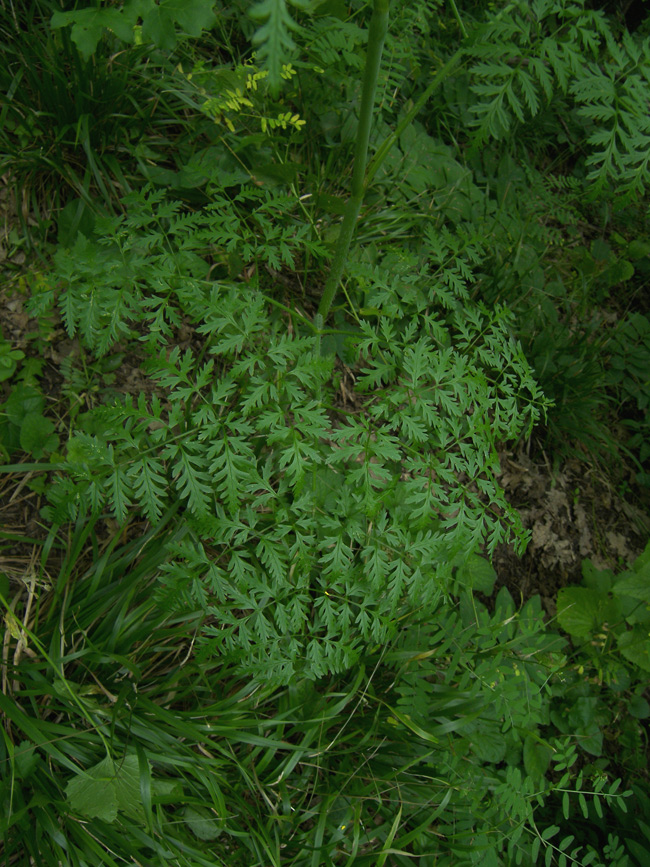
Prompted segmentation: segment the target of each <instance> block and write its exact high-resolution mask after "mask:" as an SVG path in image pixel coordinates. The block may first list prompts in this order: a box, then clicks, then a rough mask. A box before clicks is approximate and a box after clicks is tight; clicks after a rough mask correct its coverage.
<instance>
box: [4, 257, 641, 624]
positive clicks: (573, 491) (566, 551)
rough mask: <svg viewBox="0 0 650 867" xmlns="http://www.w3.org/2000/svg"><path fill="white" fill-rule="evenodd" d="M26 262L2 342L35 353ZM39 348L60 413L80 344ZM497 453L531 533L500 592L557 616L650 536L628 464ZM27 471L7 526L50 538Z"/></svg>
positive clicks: (56, 338)
mask: <svg viewBox="0 0 650 867" xmlns="http://www.w3.org/2000/svg"><path fill="white" fill-rule="evenodd" d="M23 262H24V255H23V254H22V253H21V252H19V253H18V254H17V257H16V258H14V260H13V261H11V262H5V263H3V264H0V268H2V270H3V271H5V279H4V281H3V288H2V289H0V309H2V311H3V316H2V331H3V334H4V337H5V339H6V340H8V341H10V342H11V344H12V347H13V348H15V349H20V350H22V351H23V352H24V353H25V355H26V356H27V357H29V356H30V355H32V356H33V355H34V352H35V346H34V340H33V339H30V338H33V335H34V331H35V328H36V323H35V322H34V321H33V320H31V319H30V318H29V316H28V314H27V312H26V310H25V301H26V294H25V292H24V289H22V290H21V289H20V280H19V278H18V275H19V272H20V270H22V266H23ZM3 265H4V267H3ZM8 265H9V266H11V267H10V269H8V268H7V266H8ZM40 353H41V354H40V358H41V359H42V360H43V362H44V365H43V370H42V377H41V379H40V386H41V389H42V390H43V393H44V394H45V396H46V398H47V399H48V400H49V402H50V405H51V408H52V411H53V412H54V413H58V414H59V415H60V414H61V413H62V412H64V413H65V412H68V411H69V407H70V397H68V398H66V399H64V400H63V401H62V400H61V385H62V382H63V379H62V376H61V370H60V367H61V362H62V361H63V360H64V359H65V358H66V357H68V356H70V355H72V356H73V358H75V357H78V356H79V354H80V349H79V344H78V342H77V340H76V339H73V340H70V338H69V337H68V335H67V334H66V332H65V330H64V328H63V327H62V325H61V324H58V323H55V325H54V328H53V330H51V331H50V333H49V334H48V336H47V342H46V343H45V344H44V343H43V342H42V341H41V344H40ZM144 379H145V378H144V377H143V375H142V374H141V372H140V370H139V369H138V367H137V359H135V358H130V357H129V356H128V355H127V356H125V358H124V360H123V362H122V364H121V366H120V370H119V384H117V390H119V391H120V392H122V393H131V394H137V393H138V392H139V391H140V390H141V388H142V387H143V383H144ZM97 388H98V391H97V392H96V393H93V394H89V393H80V394H79V395H76V398H77V399H78V400H79V401H80V402H81V403H82V405H81V406H79V407H78V411H80V412H84V411H85V410H86V409H89V408H90V406H91V405H92V403H93V402H97V401H101V399H102V392H101V384H100V383H97ZM7 389H8V385H7V384H0V401H2V400H5V399H6V398H7V396H8V395H7V394H5V393H4V392H5V391H7ZM499 458H500V465H501V475H500V476H499V482H500V484H501V485H502V487H503V488H504V490H505V492H506V496H507V499H508V500H509V502H510V503H511V504H512V505H513V506H514V507H515V508H516V509H517V511H518V512H519V514H520V516H521V518H522V521H523V524H524V526H525V527H526V528H527V529H529V530H530V531H531V534H532V535H531V540H530V542H529V544H528V547H527V550H526V551H525V553H524V555H523V556H522V557H519V556H517V555H516V554H515V553H514V551H513V550H512V549H511V548H510V547H508V546H505V545H501V546H499V547H498V548H497V551H496V554H495V557H494V567H495V569H496V572H497V576H498V578H497V583H496V587H495V591H496V590H498V589H499V588H500V587H501V586H504V585H505V586H506V587H507V588H508V590H509V591H510V593H511V594H512V596H513V598H514V599H515V600H518V601H521V602H524V601H525V600H527V599H529V598H530V597H531V596H534V595H536V594H539V595H540V596H541V597H542V602H543V605H544V608H545V610H546V611H547V613H548V614H549V615H551V616H553V615H554V614H555V609H554V599H555V598H556V596H557V592H558V590H559V589H560V588H562V587H565V586H567V585H569V584H576V583H579V582H580V579H581V568H582V562H583V560H584V559H585V558H589V559H590V560H592V561H593V563H594V565H595V566H596V567H597V568H600V569H603V568H612V569H615V570H618V571H620V570H622V569H625V568H626V567H627V565H629V564H631V563H632V562H633V561H634V560H635V559H636V557H638V556H639V554H640V553H641V552H642V551H643V548H644V546H645V543H646V541H647V539H648V536H650V518H648V515H650V508H649V506H650V495H649V492H647V491H642V490H639V489H638V486H636V485H635V483H634V479H633V475H634V474H633V472H632V471H631V470H630V471H629V473H627V475H628V476H629V478H626V469H625V467H623V466H617V467H612V468H611V470H610V471H609V472H608V473H606V472H605V469H604V468H602V467H600V466H598V465H597V464H594V463H593V461H590V460H589V457H588V456H586V457H585V460H584V461H582V460H579V459H577V458H570V459H565V460H563V461H562V462H558V461H557V460H556V459H555V458H554V456H553V454H547V453H546V451H545V450H544V447H543V445H542V443H541V442H539V441H538V440H537V439H536V432H533V436H532V439H531V440H530V441H528V442H521V443H519V444H518V445H517V446H516V447H514V448H510V449H506V448H504V449H503V450H502V451H501V453H500V455H499ZM30 476H32V477H33V474H28V475H26V474H25V473H14V474H11V475H3V476H2V478H0V525H2V526H3V528H4V532H5V533H12V534H15V535H16V536H18V535H25V536H27V537H30V538H32V539H43V538H44V537H45V536H46V535H47V530H46V528H45V527H44V526H43V525H42V523H41V519H40V515H39V512H40V509H41V508H42V506H43V505H44V502H43V497H42V496H41V494H40V493H38V491H37V490H32V488H31V486H30ZM614 477H615V478H616V481H614ZM107 532H110V527H109V528H107ZM33 556H34V555H33V549H32V548H31V547H30V546H27V547H24V546H21V545H13V546H11V547H10V548H8V549H5V551H4V553H3V555H2V557H1V558H0V568H3V569H5V570H6V571H8V573H9V574H11V572H12V571H13V569H14V568H16V567H17V568H19V569H20V568H21V565H20V564H24V563H25V562H27V561H29V560H30V559H31V558H32V557H33Z"/></svg>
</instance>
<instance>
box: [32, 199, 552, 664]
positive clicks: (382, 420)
mask: <svg viewBox="0 0 650 867" xmlns="http://www.w3.org/2000/svg"><path fill="white" fill-rule="evenodd" d="M252 195H253V191H251V192H250V193H248V197H249V198H250V196H252ZM263 195H264V194H262V193H261V192H258V191H256V192H255V193H254V196H255V199H254V200H259V198H260V197H263ZM159 199H160V196H152V195H148V194H145V195H139V196H132V197H131V199H130V200H129V203H130V205H131V208H132V210H131V213H130V215H129V216H128V217H123V218H118V219H117V220H113V221H112V222H111V223H108V222H105V223H104V224H103V225H105V226H106V228H107V229H109V228H110V229H112V238H111V239H110V243H109V237H110V236H109V237H107V238H106V240H105V242H104V246H103V247H102V248H98V247H95V246H94V245H93V244H92V243H91V242H89V241H88V240H87V239H85V238H80V240H79V241H78V244H77V246H76V247H75V249H74V250H73V251H66V252H63V253H61V254H60V256H59V259H58V262H59V268H60V270H59V278H60V280H61V281H62V286H63V291H62V292H61V293H60V296H59V298H58V304H59V307H60V309H61V311H62V314H63V317H64V319H65V321H66V324H67V327H68V329H69V333H70V334H71V335H73V334H75V333H77V331H79V332H80V333H81V336H82V337H83V339H84V342H85V343H86V345H87V346H88V347H89V348H90V349H92V350H94V351H95V352H96V353H97V354H99V355H101V354H104V353H106V352H108V351H109V350H110V348H111V346H112V345H113V344H114V342H115V341H116V340H117V339H125V338H129V337H130V338H131V339H133V337H136V336H137V335H138V326H139V324H140V323H146V332H145V335H144V337H145V344H146V345H147V346H149V347H150V351H151V355H152V358H151V360H150V361H149V364H148V366H149V370H150V373H151V375H152V392H153V393H152V399H151V401H150V402H149V401H147V400H146V399H145V397H144V395H141V396H140V398H139V399H138V400H137V401H133V400H132V399H131V397H130V396H127V397H126V398H125V400H124V401H122V402H119V403H116V404H115V405H114V406H112V407H111V406H103V407H97V408H96V409H94V410H92V411H91V413H90V415H87V416H86V417H85V421H84V424H85V427H86V430H87V431H89V432H90V435H89V434H88V433H86V434H82V433H78V434H75V435H74V436H73V438H72V439H71V440H70V442H69V443H68V447H67V466H68V475H67V477H63V478H60V479H59V482H58V483H57V485H56V486H55V487H54V488H53V489H52V491H51V501H52V504H53V508H52V511H51V513H50V514H51V515H52V517H53V518H54V519H55V520H56V521H57V522H59V521H62V520H65V519H66V518H70V517H73V516H74V514H75V512H76V510H77V508H78V507H79V505H80V504H84V503H85V504H86V506H85V507H86V508H89V509H91V510H92V511H93V512H95V513H96V512H97V511H98V510H102V509H104V508H106V507H108V508H109V509H110V510H111V512H112V513H113V514H114V515H115V516H116V517H117V519H118V520H119V521H123V520H125V519H126V517H127V515H128V514H129V513H130V511H131V510H132V508H133V507H134V506H135V505H136V504H137V508H138V509H140V510H142V512H143V513H144V514H145V515H146V516H147V517H148V518H149V519H150V520H152V521H153V522H156V521H157V520H158V519H159V517H160V515H161V514H163V512H164V511H165V509H166V508H167V506H168V504H169V503H170V502H173V501H175V500H178V501H180V502H181V503H182V504H183V506H184V508H185V510H186V519H187V521H188V522H189V524H190V526H191V527H192V534H191V536H189V537H188V538H187V539H186V540H185V541H184V542H183V543H182V545H180V546H179V548H178V550H177V558H176V560H175V562H174V563H173V564H171V565H170V566H169V567H168V569H167V576H166V578H165V581H164V587H165V594H164V595H166V596H168V597H169V600H170V602H171V601H172V600H175V602H174V604H175V605H179V604H185V602H184V601H183V600H185V599H186V598H188V594H189V597H192V598H194V599H195V601H196V602H197V603H198V604H199V605H200V606H203V607H204V608H205V610H206V611H210V612H212V614H213V615H214V616H215V618H216V620H215V625H214V626H213V627H212V626H211V627H209V628H208V629H207V631H206V637H205V641H206V646H205V648H204V652H205V653H208V652H209V653H221V654H225V655H226V656H227V657H230V656H232V655H234V656H235V657H236V658H237V659H238V660H239V662H240V664H241V665H242V666H244V668H245V669H246V670H247V671H250V672H256V673H259V674H260V675H262V674H264V676H265V677H270V676H271V675H273V676H274V677H278V678H279V679H281V680H283V681H286V680H288V679H290V678H291V677H292V676H293V674H294V672H296V673H297V672H304V673H305V674H307V675H308V676H312V677H314V676H319V675H322V674H324V673H325V672H326V671H328V670H335V671H337V670H341V669H343V668H347V667H349V666H350V665H351V664H352V663H353V662H354V660H355V659H357V658H358V656H359V653H360V652H361V647H362V644H363V643H364V642H369V641H373V642H376V641H380V640H382V639H383V638H385V637H386V636H388V635H390V634H391V633H392V632H393V631H394V629H395V624H396V620H395V618H396V616H397V613H398V611H399V610H400V608H401V606H402V604H403V602H404V600H405V598H408V599H410V600H411V601H412V602H414V601H415V600H416V599H421V598H422V596H423V594H424V597H425V598H430V599H431V600H434V599H435V598H436V597H437V596H438V594H439V593H440V592H444V588H445V586H446V582H447V581H448V578H449V575H450V570H451V568H452V564H453V561H454V558H455V557H456V556H458V555H459V553H460V552H461V551H463V550H473V549H474V548H475V547H476V546H477V545H479V544H480V543H481V541H482V540H483V539H485V540H486V541H487V543H488V548H489V550H493V549H494V546H495V545H496V544H498V542H499V541H501V540H507V539H511V538H512V539H515V540H518V544H521V542H522V541H523V539H524V535H523V531H522V530H521V526H520V524H519V522H518V519H517V516H516V514H515V513H514V511H513V510H512V509H510V508H509V507H508V505H507V504H506V503H505V501H504V500H503V496H502V494H501V493H500V490H499V488H498V485H497V484H496V480H495V478H494V471H495V467H496V464H495V453H494V449H495V445H496V442H497V440H499V439H502V438H507V437H513V436H517V435H519V434H520V433H521V432H522V431H523V430H524V429H525V426H530V425H531V424H532V423H534V420H535V418H536V417H537V416H538V414H539V413H540V412H541V411H542V409H543V400H542V398H541V396H540V395H539V394H538V393H537V389H536V385H535V383H534V381H533V380H532V378H531V377H530V374H529V371H528V369H527V367H526V364H525V361H524V360H523V358H522V357H521V353H520V351H519V350H518V348H517V345H516V343H515V342H514V341H511V340H510V338H509V336H508V331H507V329H508V314H507V312H506V311H505V310H498V311H495V312H494V313H489V312H488V311H487V310H486V309H481V308H479V307H476V308H475V307H472V306H470V305H467V304H465V306H464V307H461V306H460V305H458V303H457V295H456V293H458V294H459V295H460V297H461V298H462V297H463V296H462V292H463V290H462V287H461V286H460V285H458V284H456V285H455V291H454V289H451V288H450V290H449V293H448V294H447V295H444V294H443V293H441V292H440V290H439V289H438V288H437V286H436V284H435V281H433V280H432V278H431V276H430V275H429V274H428V272H427V269H422V271H421V274H420V277H419V280H418V284H417V287H413V286H411V287H410V288H409V294H408V295H407V296H406V297H403V296H401V293H400V289H399V283H398V282H396V283H395V284H394V289H392V290H389V289H388V288H387V287H386V286H385V284H384V283H383V280H382V282H381V284H380V286H377V288H375V287H373V286H371V287H369V289H370V291H369V294H368V297H369V299H371V304H372V306H373V308H374V309H377V310H378V311H379V310H381V309H382V308H383V309H384V310H385V311H386V315H384V316H381V317H380V318H379V323H378V324H377V325H375V324H371V322H370V321H364V320H360V321H359V324H358V326H357V328H356V330H350V329H349V328H348V329H347V330H348V331H349V334H347V335H346V334H345V333H338V332H337V331H336V329H328V330H326V332H329V333H330V334H331V335H332V336H333V337H337V338H338V339H339V340H342V341H344V343H343V345H345V341H346V340H347V341H348V343H347V352H348V353H349V354H350V357H351V358H355V359H356V360H355V362H354V364H355V368H356V380H357V385H356V388H355V391H356V392H357V394H358V398H357V399H358V400H359V402H360V408H362V409H363V411H362V412H359V411H350V410H345V409H343V408H342V409H340V410H339V409H337V406H336V402H337V391H338V388H339V385H338V377H337V376H336V375H335V370H334V359H333V357H331V356H330V357H322V356H320V355H319V352H318V345H319V343H318V340H319V335H318V334H314V332H313V327H312V326H311V323H310V321H309V319H307V318H306V317H304V316H303V315H293V314H291V313H290V310H289V309H288V308H287V307H285V305H283V304H279V303H278V302H274V303H273V304H272V305H269V299H268V298H267V297H265V296H264V295H263V294H262V293H261V292H260V291H259V290H255V289H254V288H253V287H252V286H250V285H249V287H248V288H247V290H246V292H245V293H243V292H241V291H240V290H239V289H238V288H237V287H235V286H228V285H227V284H226V285H223V284H219V283H212V282H211V281H208V280H206V279H205V275H206V274H207V270H208V267H209V266H208V263H206V262H205V261H204V260H202V259H200V258H199V256H198V253H197V252H194V251H198V250H201V248H202V247H203V245H204V244H205V240H204V239H205V238H208V237H209V238H212V239H214V238H218V237H219V236H220V235H221V237H223V238H224V241H225V243H226V245H228V244H230V243H231V240H230V239H232V243H233V244H235V243H236V244H238V245H241V244H242V242H243V244H244V245H243V246H241V247H240V249H241V251H242V256H245V255H248V256H254V255H258V254H257V252H256V251H257V249H259V250H260V251H261V252H263V255H264V256H266V257H271V256H277V257H278V258H279V256H280V253H279V251H277V248H276V252H273V246H272V244H273V243H274V242H275V243H276V244H279V245H280V247H281V249H282V246H283V245H287V250H289V251H290V249H291V248H290V247H288V244H289V243H291V244H296V243H298V238H299V237H300V236H299V235H296V234H295V230H294V229H293V226H292V224H291V223H289V224H288V227H287V228H288V232H287V234H286V235H282V236H280V238H278V239H277V240H276V239H275V238H273V239H269V240H267V241H266V242H264V241H263V239H261V238H258V239H257V244H259V247H253V246H250V247H246V243H247V242H246V237H247V231H248V230H247V228H246V223H245V222H244V220H245V219H248V218H247V217H244V218H243V219H242V218H240V217H238V215H237V213H236V212H235V211H233V210H229V211H228V213H230V214H231V216H230V223H228V222H226V221H225V220H224V211H223V210H222V206H223V208H225V207H226V206H227V207H228V208H229V209H231V208H232V205H231V204H230V203H229V201H228V199H227V198H225V196H224V193H221V194H220V197H219V198H218V199H217V200H216V201H215V207H213V208H211V209H209V210H208V211H206V212H205V213H203V214H194V215H189V216H184V215H182V214H179V213H178V206H177V205H173V204H169V203H160V204H158V201H159ZM260 211H261V212H262V214H263V212H264V206H262V208H261V209H260ZM177 214H178V215H177ZM256 220H258V221H259V225H261V227H262V228H264V225H265V223H264V221H263V219H262V217H261V216H259V211H258V216H257V217H256ZM160 227H163V229H164V231H160V230H159V229H160ZM289 232H290V234H289ZM169 239H178V241H179V242H180V250H179V251H177V252H175V253H174V255H173V257H172V256H170V253H169V252H168V243H169ZM174 243H177V242H176V241H175V242H174ZM140 250H141V251H142V254H140V253H139V252H138V251H140ZM145 251H146V256H145V255H144V253H145ZM97 256H100V257H101V260H100V261H101V263H102V267H101V273H102V274H104V275H105V282H104V284H102V282H101V280H99V279H98V277H97V274H98V268H97V265H96V262H97V258H96V257H97ZM85 257H88V258H87V259H85ZM86 262H87V264H86ZM140 268H142V271H141V272H139V270H138V269H140ZM188 271H189V273H188ZM139 273H141V274H142V277H141V278H140V277H139V276H138V274H139ZM91 277H92V282H91ZM149 287H151V288H149ZM154 287H155V288H154ZM414 288H416V292H415V294H413V289H414ZM151 289H154V292H155V295H153V294H152V292H151ZM374 293H378V294H376V295H375V294H374ZM443 297H446V298H447V301H448V304H449V306H450V307H451V308H452V309H451V310H450V311H449V312H448V313H446V312H445V311H444V309H443V310H439V311H438V313H437V314H434V313H433V311H434V310H435V309H436V307H437V305H438V304H439V299H440V298H443ZM104 299H105V300H104ZM54 300H55V291H54V290H48V291H46V292H44V293H42V294H41V295H39V296H36V297H35V298H34V304H33V308H34V309H35V310H36V311H37V312H39V313H43V312H44V310H45V309H46V308H47V306H48V305H51V304H52V303H53V302H54ZM181 316H182V321H183V322H184V323H185V324H186V326H187V324H188V323H191V326H192V328H193V329H194V330H195V332H196V333H197V334H200V335H201V341H202V346H201V352H200V357H198V358H197V357H196V355H195V354H194V352H193V351H192V350H191V349H189V348H188V349H187V350H185V351H184V352H183V353H181V352H180V351H179V349H178V348H176V347H174V346H173V343H174V334H175V329H176V328H177V327H178V326H179V324H180V322H181ZM287 316H289V317H290V318H289V319H287V318H286V317H287ZM292 320H293V322H292V325H291V330H288V323H289V322H291V321H292ZM416 334H417V335H418V337H417V338H416V337H415V335H416ZM326 336H327V334H326ZM206 359H208V360H206ZM162 395H164V402H163V400H161V396H162ZM461 479H462V480H461ZM497 504H498V508H497ZM201 575H208V576H210V577H209V578H208V580H207V583H206V581H205V579H204V578H200V577H199V576H201ZM269 581H270V582H271V583H270V584H269Z"/></svg>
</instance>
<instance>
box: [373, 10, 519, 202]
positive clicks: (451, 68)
mask: <svg viewBox="0 0 650 867" xmlns="http://www.w3.org/2000/svg"><path fill="white" fill-rule="evenodd" d="M516 5H517V4H516V3H509V4H508V5H507V6H505V7H504V8H503V9H501V11H500V12H498V13H497V14H496V15H495V17H494V18H493V19H492V20H491V21H487V22H486V23H485V24H483V25H481V26H479V27H476V28H475V29H474V31H473V32H472V33H470V35H469V36H468V37H467V38H466V39H465V41H464V42H463V44H462V45H461V46H460V48H458V49H457V51H455V52H454V54H452V56H451V57H450V58H449V60H448V61H447V62H446V63H445V65H444V66H443V67H442V68H441V69H439V70H438V72H437V73H436V75H435V77H434V79H433V81H431V83H430V84H429V86H428V87H427V88H426V90H425V91H424V92H423V93H422V95H421V96H420V98H419V99H418V100H417V102H415V103H414V104H413V107H412V108H411V110H410V111H409V112H408V113H407V114H405V115H404V117H403V118H402V120H401V121H400V122H399V123H398V124H397V126H396V127H395V129H394V130H393V132H392V133H391V134H390V135H389V136H388V137H387V138H386V139H384V141H383V142H382V143H381V145H380V146H379V147H378V148H377V152H376V153H375V155H374V157H373V158H372V160H371V161H370V163H369V165H368V171H367V172H366V181H365V186H366V189H367V188H368V186H369V184H370V182H371V181H372V179H373V178H374V176H375V175H376V173H377V169H378V168H379V166H380V165H381V164H382V163H383V161H384V160H385V159H386V156H387V155H388V152H389V151H390V149H391V148H392V147H393V145H394V144H395V142H396V141H397V140H398V139H399V137H400V136H401V134H402V133H403V132H404V130H405V129H406V127H407V126H409V124H411V123H412V122H413V121H414V119H415V118H416V116H417V115H418V114H419V112H420V111H421V110H422V108H424V106H425V105H426V103H427V102H428V101H429V100H430V99H431V97H432V96H433V94H434V93H435V92H436V90H438V88H439V87H440V86H441V85H442V84H443V83H444V82H445V80H446V79H447V78H449V76H450V75H451V74H452V73H453V72H455V71H456V69H457V68H458V67H459V66H460V64H461V63H462V62H463V60H464V58H465V55H466V54H467V53H468V52H469V50H470V49H471V48H472V46H473V45H474V43H475V42H477V41H478V40H479V39H480V38H481V36H483V34H484V32H485V30H486V28H487V27H489V26H491V25H492V24H493V23H494V22H495V21H498V20H499V18H503V16H504V15H505V16H507V15H508V14H509V13H510V12H511V11H512V9H513V8H514V7H515V6H516ZM452 6H453V9H454V11H455V13H456V16H457V17H458V23H459V26H460V28H461V30H462V32H463V34H466V33H467V31H466V30H465V27H464V25H463V23H462V21H461V20H460V16H458V10H457V9H456V4H455V3H453V2H452Z"/></svg>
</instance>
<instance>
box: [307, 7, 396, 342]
mask: <svg viewBox="0 0 650 867" xmlns="http://www.w3.org/2000/svg"><path fill="white" fill-rule="evenodd" d="M388 7H389V0H375V4H374V8H373V12H372V18H371V19H370V27H369V28H368V50H367V53H366V66H365V69H364V72H363V90H362V93H361V111H360V113H359V129H358V132H357V140H356V144H355V148H354V169H353V172H352V186H351V189H350V198H349V199H348V203H347V207H346V209H345V215H344V217H343V222H342V223H341V229H340V232H339V237H338V239H337V242H336V250H335V253H334V259H333V260H332V266H331V268H330V273H329V275H328V278H327V282H326V283H325V289H324V290H323V295H322V297H321V300H320V304H319V306H318V314H317V319H316V325H317V327H319V328H320V327H322V323H323V322H324V321H325V319H326V318H327V314H328V313H329V310H330V307H331V306H332V302H333V301H334V296H335V295H336V290H337V289H338V286H339V283H340V282H341V277H342V276H343V271H344V270H345V263H346V260H347V257H348V251H349V250H350V243H351V241H352V236H353V235H354V229H355V226H356V222H357V218H358V216H359V211H360V210H361V203H362V202H363V195H364V192H365V187H366V185H365V183H364V180H365V173H366V162H367V159H368V142H369V140H370V128H371V126H372V119H373V109H374V107H375V91H376V89H377V78H378V76H379V67H380V66H381V54H382V51H383V48H384V40H385V39H386V32H387V31H388Z"/></svg>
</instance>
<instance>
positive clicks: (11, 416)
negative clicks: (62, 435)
mask: <svg viewBox="0 0 650 867" xmlns="http://www.w3.org/2000/svg"><path fill="white" fill-rule="evenodd" d="M44 410H45V398H44V396H43V394H42V393H41V392H40V390H39V389H38V388H35V387H34V386H33V385H29V384H26V383H20V382H19V383H16V384H15V385H14V386H13V388H12V389H11V392H10V394H9V397H8V398H7V400H6V401H5V402H4V403H2V404H0V447H2V449H3V451H4V452H5V454H6V455H7V456H10V455H11V454H12V453H13V452H15V451H17V450H19V449H20V450H22V451H24V452H27V453H28V454H31V455H33V457H35V458H36V460H40V459H41V458H43V457H44V456H46V455H48V454H50V453H51V452H54V451H56V449H57V448H58V445H59V437H58V436H57V434H56V425H55V424H54V422H53V421H52V420H51V419H50V418H48V417H47V416H46V415H45V414H44Z"/></svg>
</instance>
